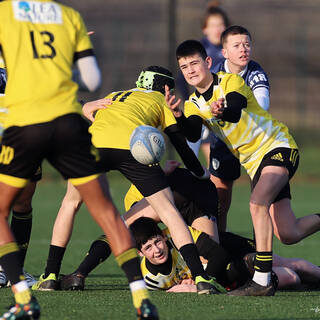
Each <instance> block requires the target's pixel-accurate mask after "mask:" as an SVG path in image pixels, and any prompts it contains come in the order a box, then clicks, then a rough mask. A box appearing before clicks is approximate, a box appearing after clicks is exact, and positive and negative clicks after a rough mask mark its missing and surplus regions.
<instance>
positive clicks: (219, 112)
mask: <svg viewBox="0 0 320 320" xmlns="http://www.w3.org/2000/svg"><path fill="white" fill-rule="evenodd" d="M210 110H211V113H212V115H213V116H214V117H216V118H218V119H220V118H221V117H222V116H223V111H224V98H219V99H218V100H217V101H213V102H212V103H211V105H210Z"/></svg>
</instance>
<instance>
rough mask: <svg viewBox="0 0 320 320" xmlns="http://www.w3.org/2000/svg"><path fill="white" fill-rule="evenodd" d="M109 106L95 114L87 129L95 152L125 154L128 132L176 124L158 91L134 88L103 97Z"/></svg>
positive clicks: (128, 137) (129, 134) (128, 140)
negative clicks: (98, 149)
mask: <svg viewBox="0 0 320 320" xmlns="http://www.w3.org/2000/svg"><path fill="white" fill-rule="evenodd" d="M106 98H110V99H112V105H110V106H108V107H107V108H106V109H102V110H99V111H98V112H97V114H96V116H95V120H94V122H93V124H92V126H91V127H90V132H91V134H92V142H93V144H94V145H95V146H96V147H97V148H115V149H125V150H129V149H130V146H129V142H130V136H131V133H132V131H133V130H134V129H135V128H136V127H138V126H140V125H150V126H152V127H155V128H157V127H159V126H160V127H161V129H162V130H164V129H165V128H167V127H169V126H171V125H173V124H176V120H175V118H174V116H173V115H172V112H171V111H170V109H169V108H168V107H167V105H166V102H165V98H164V95H163V94H162V93H160V92H158V91H152V90H146V89H141V88H134V89H131V90H127V91H118V92H112V93H110V94H109V95H107V96H106Z"/></svg>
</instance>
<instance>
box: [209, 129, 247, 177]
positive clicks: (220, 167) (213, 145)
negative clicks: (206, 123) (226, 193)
mask: <svg viewBox="0 0 320 320" xmlns="http://www.w3.org/2000/svg"><path fill="white" fill-rule="evenodd" d="M209 138H210V164H209V170H210V173H211V174H212V175H214V176H215V177H217V178H220V179H223V180H228V181H234V180H237V179H238V178H239V177H240V175H241V165H240V162H239V159H237V158H236V157H235V156H234V155H233V153H232V152H231V151H230V150H229V149H228V147H227V146H226V144H225V143H224V142H222V141H221V140H220V139H219V138H218V137H217V136H215V135H214V134H213V133H210V134H209Z"/></svg>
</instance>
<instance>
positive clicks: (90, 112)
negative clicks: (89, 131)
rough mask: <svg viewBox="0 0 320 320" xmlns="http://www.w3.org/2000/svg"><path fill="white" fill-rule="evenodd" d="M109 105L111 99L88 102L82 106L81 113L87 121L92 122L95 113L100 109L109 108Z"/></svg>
mask: <svg viewBox="0 0 320 320" xmlns="http://www.w3.org/2000/svg"><path fill="white" fill-rule="evenodd" d="M111 104H112V100H111V99H99V100H94V101H90V102H87V103H85V104H84V105H83V107H82V113H83V115H84V116H85V117H86V118H87V119H89V120H90V121H91V122H93V121H94V114H95V112H96V111H98V110H100V109H106V108H107V106H110V105H111Z"/></svg>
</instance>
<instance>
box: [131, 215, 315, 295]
mask: <svg viewBox="0 0 320 320" xmlns="http://www.w3.org/2000/svg"><path fill="white" fill-rule="evenodd" d="M130 230H131V232H132V234H133V236H134V238H135V241H136V246H137V249H138V250H139V252H140V255H141V256H142V257H143V258H142V261H141V270H142V274H143V276H144V279H145V281H146V284H147V287H148V289H151V290H168V292H196V287H195V285H194V282H193V281H192V279H191V277H190V274H189V270H188V268H187V267H186V265H185V263H184V262H183V260H182V259H181V256H180V255H179V253H178V252H177V250H176V249H175V246H174V243H173V242H172V238H171V236H170V233H169V232H168V229H165V230H160V228H159V227H158V226H157V223H156V222H155V221H153V220H152V219H150V218H139V219H138V220H136V221H135V222H134V223H133V224H131V225H130ZM192 235H193V237H194V240H195V242H196V243H198V242H201V246H200V248H199V253H200V254H202V253H203V255H202V256H204V255H205V254H207V250H210V249H211V248H213V247H214V246H215V245H216V244H215V243H214V241H213V240H212V239H210V238H209V237H208V236H206V235H205V234H204V233H202V232H199V231H197V230H192ZM219 235H220V243H221V245H222V246H223V247H224V248H225V249H227V251H228V252H229V253H230V255H231V257H232V258H233V259H244V261H246V264H247V265H248V267H249V270H250V271H252V272H253V268H252V267H253V261H254V253H253V252H254V251H255V247H254V246H253V241H252V240H249V239H246V238H243V237H241V236H238V235H235V234H232V233H229V232H221V233H220V234H219ZM230 266H231V267H230ZM207 268H210V258H209V260H208V265H207ZM273 271H274V273H275V275H276V278H275V279H274V281H276V282H278V288H279V289H287V288H292V287H297V286H298V285H299V284H301V283H302V282H305V283H307V284H312V285H313V286H314V285H315V284H316V285H317V286H318V288H319V286H320V268H319V267H317V266H315V265H313V264H311V263H310V262H308V261H305V260H302V259H287V258H283V257H280V256H277V255H274V266H273ZM208 273H209V274H210V272H208ZM249 277H251V275H250V274H249V273H248V272H246V270H244V269H243V268H241V264H240V263H239V262H237V260H234V261H233V262H230V264H228V266H227V268H226V269H225V270H224V272H223V273H222V274H221V275H220V276H219V277H218V278H217V280H218V281H219V283H221V284H223V285H224V286H225V287H226V288H227V289H228V290H230V289H234V288H236V287H237V286H239V285H241V283H244V282H245V281H247V280H248V278H249Z"/></svg>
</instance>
